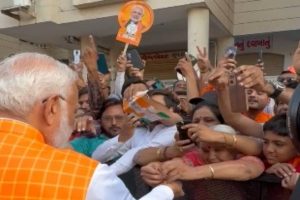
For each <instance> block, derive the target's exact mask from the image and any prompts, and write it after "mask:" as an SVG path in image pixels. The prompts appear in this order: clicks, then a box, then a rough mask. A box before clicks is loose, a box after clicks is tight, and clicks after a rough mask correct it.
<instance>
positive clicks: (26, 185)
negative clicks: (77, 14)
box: [0, 53, 182, 200]
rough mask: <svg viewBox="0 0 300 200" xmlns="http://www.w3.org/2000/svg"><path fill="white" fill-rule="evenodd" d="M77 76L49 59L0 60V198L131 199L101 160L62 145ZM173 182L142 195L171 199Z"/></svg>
mask: <svg viewBox="0 0 300 200" xmlns="http://www.w3.org/2000/svg"><path fill="white" fill-rule="evenodd" d="M76 81H77V76H76V74H75V72H73V71H72V70H71V69H69V68H68V67H67V66H66V65H64V64H62V63H60V62H58V61H56V60H54V59H53V58H51V57H49V56H46V55H42V54H37V53H22V54H17V55H14V56H12V57H10V58H7V59H5V60H4V61H2V62H1V63H0V94H1V95H0V163H1V164H0V180H1V184H0V186H1V190H0V199H93V200H95V199H101V200H102V199H103V200H104V199H105V200H107V199H119V200H132V199H134V198H133V197H132V196H131V194H130V193H129V192H128V190H127V188H126V187H125V185H124V184H123V183H122V181H121V180H120V179H118V178H117V176H116V175H115V174H114V173H113V172H112V171H111V170H110V169H109V168H108V167H107V165H105V164H100V163H98V162H97V161H95V160H92V159H89V158H88V157H86V156H83V155H81V154H78V153H76V152H74V151H72V150H70V149H63V147H64V146H65V145H66V144H67V142H68V138H69V137H70V134H71V132H72V129H73V121H74V113H75V109H76V103H77V98H78V97H77V92H78V91H77V87H76ZM181 192H182V190H181V187H180V185H179V184H177V183H166V184H164V185H160V186H158V187H156V188H154V189H153V190H152V191H151V192H150V193H149V194H147V195H146V196H144V197H142V198H141V199H143V200H145V199H165V200H167V199H173V197H174V194H175V196H176V195H177V194H180V193H181Z"/></svg>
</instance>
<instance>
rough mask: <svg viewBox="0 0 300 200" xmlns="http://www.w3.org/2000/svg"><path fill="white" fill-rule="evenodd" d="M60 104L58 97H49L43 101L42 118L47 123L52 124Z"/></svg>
mask: <svg viewBox="0 0 300 200" xmlns="http://www.w3.org/2000/svg"><path fill="white" fill-rule="evenodd" d="M59 108H60V104H59V97H58V96H53V97H49V98H48V99H47V101H46V102H45V103H44V118H45V121H46V123H47V124H48V125H52V124H53V123H54V121H55V118H56V117H57V114H58V112H59Z"/></svg>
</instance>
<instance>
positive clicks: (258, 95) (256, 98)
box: [246, 89, 272, 123]
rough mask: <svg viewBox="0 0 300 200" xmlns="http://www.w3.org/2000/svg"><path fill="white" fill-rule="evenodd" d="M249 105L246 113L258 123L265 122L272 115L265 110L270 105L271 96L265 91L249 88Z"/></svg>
mask: <svg viewBox="0 0 300 200" xmlns="http://www.w3.org/2000/svg"><path fill="white" fill-rule="evenodd" d="M247 93H248V106H249V109H248V111H247V113H246V115H247V116H248V117H249V118H251V119H253V120H255V121H256V122H258V123H265V122H266V121H268V120H269V119H270V118H271V117H272V115H270V114H268V113H266V112H264V109H265V107H266V106H267V105H268V102H269V97H268V96H267V94H266V93H264V92H258V91H256V90H255V89H248V90H247Z"/></svg>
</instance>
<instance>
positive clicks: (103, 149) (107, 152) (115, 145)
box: [92, 136, 130, 163]
mask: <svg viewBox="0 0 300 200" xmlns="http://www.w3.org/2000/svg"><path fill="white" fill-rule="evenodd" d="M118 139H119V136H115V137H113V138H111V139H109V140H106V141H105V142H104V143H102V144H101V145H99V146H98V147H97V148H96V150H95V151H94V152H93V154H92V158H93V159H95V160H98V161H100V162H101V163H106V162H108V161H111V160H113V159H115V158H117V157H119V156H121V155H123V154H124V153H126V152H127V151H128V150H129V149H130V141H126V142H125V143H123V142H118Z"/></svg>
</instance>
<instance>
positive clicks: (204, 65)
mask: <svg viewBox="0 0 300 200" xmlns="http://www.w3.org/2000/svg"><path fill="white" fill-rule="evenodd" d="M197 51H198V55H197V58H198V63H197V64H198V68H199V70H200V71H201V72H206V71H210V70H211V64H210V61H209V58H208V53H207V49H206V47H203V48H200V47H199V46H197Z"/></svg>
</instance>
